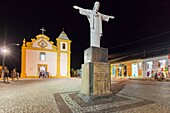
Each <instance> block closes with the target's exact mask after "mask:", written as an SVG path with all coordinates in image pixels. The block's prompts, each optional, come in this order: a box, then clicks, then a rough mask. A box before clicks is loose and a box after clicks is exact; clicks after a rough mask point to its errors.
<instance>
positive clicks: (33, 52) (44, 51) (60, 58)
mask: <svg viewBox="0 0 170 113" xmlns="http://www.w3.org/2000/svg"><path fill="white" fill-rule="evenodd" d="M56 44H57V45H54V42H52V41H50V38H49V37H48V36H46V35H44V34H43V32H42V34H40V35H37V36H36V38H33V39H31V42H26V41H25V39H24V40H23V45H22V58H21V59H22V60H21V77H22V78H38V77H39V73H40V72H48V73H49V77H51V78H66V77H70V53H71V52H70V46H71V41H70V40H69V39H68V37H67V35H66V34H65V32H64V31H62V32H61V34H60V35H59V37H58V38H56Z"/></svg>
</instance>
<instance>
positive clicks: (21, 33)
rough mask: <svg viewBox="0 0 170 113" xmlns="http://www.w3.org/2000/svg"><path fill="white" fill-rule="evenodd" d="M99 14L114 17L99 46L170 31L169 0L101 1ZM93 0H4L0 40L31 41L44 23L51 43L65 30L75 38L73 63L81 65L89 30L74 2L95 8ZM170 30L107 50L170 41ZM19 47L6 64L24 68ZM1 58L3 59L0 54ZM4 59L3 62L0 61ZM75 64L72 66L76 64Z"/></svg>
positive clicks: (119, 50)
mask: <svg viewBox="0 0 170 113" xmlns="http://www.w3.org/2000/svg"><path fill="white" fill-rule="evenodd" d="M98 1H99V2H100V3H101V7H100V10H99V12H101V13H103V14H107V15H113V16H115V19H113V20H110V21H109V22H103V37H102V39H101V47H106V48H111V47H115V46H120V45H122V44H127V43H130V42H133V41H137V40H141V39H144V38H147V37H150V36H154V35H157V34H160V33H163V32H167V31H170V13H169V11H170V1H168V0H167V1H165V0H98ZM94 2H95V0H62V1H58V0H52V1H51V0H44V1H43V0H10V1H8V0H4V1H2V0H1V3H0V39H1V40H4V39H5V40H6V42H7V43H13V42H16V43H20V44H22V40H23V38H26V41H31V38H34V37H35V36H36V35H38V34H40V33H41V31H40V30H39V29H40V28H41V27H44V28H45V29H46V32H45V35H47V36H49V37H50V38H51V40H52V41H54V42H55V39H56V38H57V37H58V36H59V34H60V33H61V31H62V29H63V28H64V29H65V32H66V34H67V35H68V37H69V39H70V40H72V48H71V52H72V53H71V55H72V56H71V57H72V58H71V66H72V67H73V68H80V67H81V64H82V63H83V54H84V52H83V51H84V50H85V49H86V48H88V47H89V46H90V37H89V36H90V29H89V22H88V20H87V18H86V17H85V16H83V15H80V14H79V12H78V10H75V9H73V6H74V5H78V6H79V7H82V8H86V9H92V8H93V5H94ZM169 37H170V34H166V36H161V37H160V36H159V37H155V38H152V39H147V40H144V41H140V42H137V43H132V44H129V45H126V46H120V47H118V48H113V49H109V53H110V54H111V53H112V54H115V53H123V52H128V51H132V50H137V49H138V48H142V49H146V48H147V47H149V45H151V44H154V45H155V46H156V45H159V43H160V42H164V41H165V42H168V41H170V38H169ZM20 50H21V49H20V47H19V48H17V47H13V54H12V55H13V57H11V56H10V57H8V58H7V62H6V64H7V65H9V66H10V67H15V66H16V67H17V68H20ZM0 58H2V57H0ZM0 62H1V60H0ZM72 67H71V68H72Z"/></svg>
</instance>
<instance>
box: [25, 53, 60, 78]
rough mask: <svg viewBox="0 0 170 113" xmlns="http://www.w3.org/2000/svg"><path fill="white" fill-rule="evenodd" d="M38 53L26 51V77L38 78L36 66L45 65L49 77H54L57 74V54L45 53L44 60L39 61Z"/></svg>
mask: <svg viewBox="0 0 170 113" xmlns="http://www.w3.org/2000/svg"><path fill="white" fill-rule="evenodd" d="M40 52H42V51H38V50H36V51H35V50H26V75H27V76H38V64H46V65H47V71H48V72H49V74H50V76H56V73H57V70H56V69H57V53H56V52H45V53H46V59H45V60H44V61H41V60H40Z"/></svg>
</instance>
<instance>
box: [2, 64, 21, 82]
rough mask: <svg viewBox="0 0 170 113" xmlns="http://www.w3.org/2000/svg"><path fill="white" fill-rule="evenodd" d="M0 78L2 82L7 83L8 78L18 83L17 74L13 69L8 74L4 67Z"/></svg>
mask: <svg viewBox="0 0 170 113" xmlns="http://www.w3.org/2000/svg"><path fill="white" fill-rule="evenodd" d="M1 78H2V80H3V81H4V82H9V78H11V80H12V81H15V79H16V80H17V81H18V80H19V73H18V72H17V71H16V69H15V68H14V69H13V70H12V71H11V72H10V71H9V70H8V68H7V67H4V69H3V70H2V73H1Z"/></svg>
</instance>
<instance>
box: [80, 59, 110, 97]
mask: <svg viewBox="0 0 170 113" xmlns="http://www.w3.org/2000/svg"><path fill="white" fill-rule="evenodd" d="M82 70H83V73H82V74H83V78H82V87H81V93H82V94H85V95H89V96H93V97H95V96H102V95H108V94H110V93H111V92H110V84H111V81H110V80H111V79H110V71H109V64H108V63H103V62H95V63H85V64H82Z"/></svg>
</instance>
